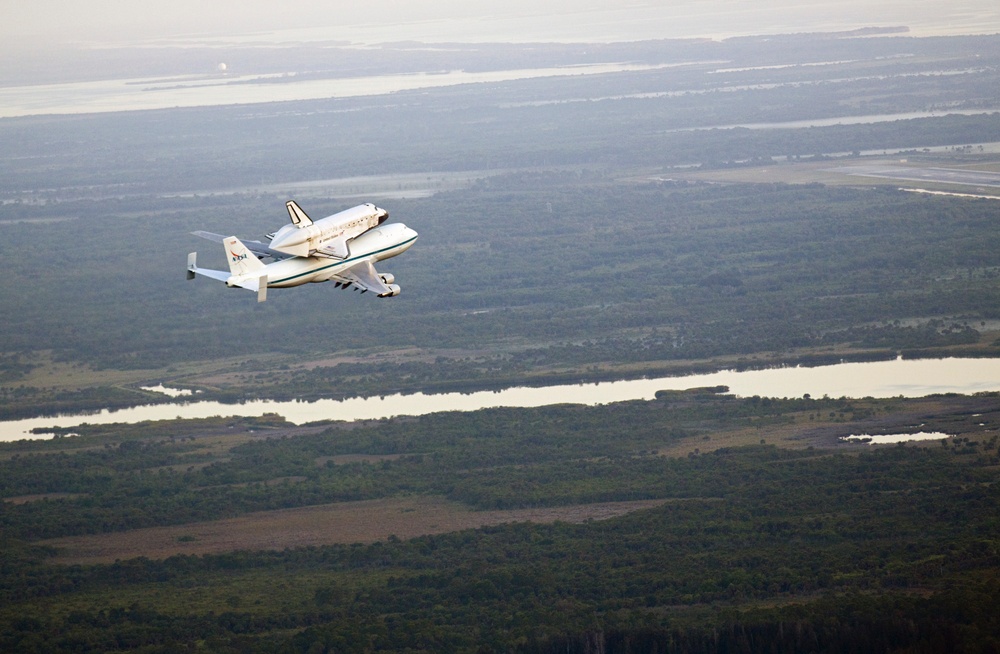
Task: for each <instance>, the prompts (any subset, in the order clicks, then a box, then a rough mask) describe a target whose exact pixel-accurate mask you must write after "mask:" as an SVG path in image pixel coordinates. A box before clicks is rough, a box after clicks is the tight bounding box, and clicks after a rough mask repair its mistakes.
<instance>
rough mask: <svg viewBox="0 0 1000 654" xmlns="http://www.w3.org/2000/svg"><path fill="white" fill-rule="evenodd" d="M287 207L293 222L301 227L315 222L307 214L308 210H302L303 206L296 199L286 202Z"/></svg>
mask: <svg viewBox="0 0 1000 654" xmlns="http://www.w3.org/2000/svg"><path fill="white" fill-rule="evenodd" d="M285 208H286V209H288V217H289V218H290V219H291V221H292V224H293V225H295V226H296V227H298V228H299V229H302V228H303V227H308V226H309V225H312V224H313V221H312V219H311V218H309V216H307V215H306V212H305V211H303V210H302V207H300V206H299V205H298V203H296V202H295V200H289V201H288V202H286V203H285Z"/></svg>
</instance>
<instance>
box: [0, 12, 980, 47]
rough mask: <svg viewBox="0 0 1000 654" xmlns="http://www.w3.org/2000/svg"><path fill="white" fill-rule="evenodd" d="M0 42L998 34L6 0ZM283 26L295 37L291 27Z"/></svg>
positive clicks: (762, 17)
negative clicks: (845, 31)
mask: <svg viewBox="0 0 1000 654" xmlns="http://www.w3.org/2000/svg"><path fill="white" fill-rule="evenodd" d="M0 5H2V7H3V10H2V16H3V20H2V21H0V44H12V45H15V46H18V47H24V46H26V45H30V46H32V47H34V48H41V49H44V48H46V47H51V46H53V45H55V44H59V43H80V42H83V43H91V44H101V45H116V44H130V43H132V44H134V43H136V42H141V41H148V40H154V39H176V38H177V37H181V36H184V37H187V38H192V37H194V38H198V39H201V38H205V37H209V36H211V37H219V36H229V37H235V36H240V35H243V36H246V35H251V34H257V35H260V34H262V33H264V34H269V35H271V36H269V37H268V38H273V35H275V33H279V32H281V33H283V34H282V36H290V37H292V38H293V39H296V40H314V39H329V38H331V37H334V38H336V39H343V38H347V39H352V38H353V40H357V41H371V40H372V39H375V40H379V39H384V40H406V39H415V40H425V41H442V40H446V41H463V40H464V41H469V42H481V41H484V40H497V41H522V42H523V41H530V40H552V41H567V40H594V41H608V40H637V39H645V38H662V37H669V38H676V37H684V36H687V37H700V36H726V35H732V34H737V33H743V34H745V33H755V34H765V33H788V32H796V31H799V32H801V31H833V30H839V29H855V28H857V27H864V26H870V25H879V26H886V25H894V26H895V25H910V26H911V28H913V29H914V31H915V33H917V35H926V34H928V33H931V32H934V31H937V32H939V33H945V34H955V33H997V32H1000V2H997V0H949V1H948V2H942V1H941V0H908V1H907V0H879V1H878V2H871V1H870V0H805V1H803V0H753V1H752V2H748V1H747V0H669V1H663V0H661V1H659V2H654V1H649V0H632V1H631V2H630V1H629V0H408V1H407V2H401V1H399V0H366V1H365V2H363V3H361V2H357V0H349V1H348V0H332V1H323V0H283V1H282V2H280V3H279V2H274V1H273V0H213V1H212V2H203V1H202V0H146V1H136V0H31V1H30V2H24V1H23V0H0ZM287 30H291V31H289V32H286V31H287Z"/></svg>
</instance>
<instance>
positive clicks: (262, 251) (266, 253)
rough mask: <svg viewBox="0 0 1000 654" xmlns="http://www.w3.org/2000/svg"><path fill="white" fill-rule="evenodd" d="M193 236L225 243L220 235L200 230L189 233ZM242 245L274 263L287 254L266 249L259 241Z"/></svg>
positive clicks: (244, 242) (246, 242)
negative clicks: (272, 260)
mask: <svg viewBox="0 0 1000 654" xmlns="http://www.w3.org/2000/svg"><path fill="white" fill-rule="evenodd" d="M191 233H192V234H194V235H195V236H200V237H201V238H204V239H207V240H209V241H214V242H216V243H225V239H226V238H228V237H227V236H223V235H222V234H216V233H214V232H203V231H201V230H199V231H197V232H191ZM243 245H245V246H247V249H248V250H250V251H251V252H253V253H254V254H256V255H257V256H258V257H271V258H272V259H274V260H275V261H280V260H281V259H287V258H288V255H287V254H282V253H281V252H277V251H275V250H272V249H271V248H269V247H267V245H265V244H263V243H261V242H260V241H243Z"/></svg>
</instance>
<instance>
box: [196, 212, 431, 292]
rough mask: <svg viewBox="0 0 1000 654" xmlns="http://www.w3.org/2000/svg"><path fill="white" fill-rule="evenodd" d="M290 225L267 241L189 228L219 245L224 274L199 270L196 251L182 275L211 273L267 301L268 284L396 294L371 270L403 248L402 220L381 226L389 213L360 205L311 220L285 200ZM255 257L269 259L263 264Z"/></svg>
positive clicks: (406, 231)
mask: <svg viewBox="0 0 1000 654" xmlns="http://www.w3.org/2000/svg"><path fill="white" fill-rule="evenodd" d="M285 206H286V208H287V209H288V217H289V218H290V219H291V223H290V224H288V225H285V226H284V227H282V228H281V229H279V230H278V231H276V232H274V233H273V234H268V235H267V239H268V241H269V242H268V243H266V244H265V243H263V242H260V241H246V242H244V241H241V240H240V239H238V238H236V237H235V236H223V235H221V234H213V233H212V232H201V231H199V232H192V233H193V234H195V235H196V236H200V237H202V238H207V239H208V240H210V241H215V242H217V243H222V244H223V246H224V247H225V249H226V259H227V260H228V261H229V272H228V273H227V272H225V271H222V270H211V269H209V268H199V267H198V262H197V256H198V254H197V252H192V253H190V254H189V255H188V261H187V277H188V279H194V278H195V277H196V276H197V275H203V276H205V277H211V278H212V279H217V280H219V281H223V282H225V283H226V286H229V287H235V288H245V289H247V290H250V291H254V292H255V293H257V301H258V302H263V301H264V300H266V299H267V289H268V288H284V287H287V286H299V285H300V284H306V283H310V282H329V281H332V282H334V283H335V285H336V286H337V287H340V288H345V289H346V288H353V289H355V290H361V291H362V292H367V291H373V292H374V293H375V294H376V295H377V296H378V297H392V296H394V295H399V290H400V289H399V286H398V285H397V284H396V283H395V282H396V279H395V277H393V276H392V275H391V274H389V273H380V272H378V271H376V270H375V264H376V263H378V262H379V261H382V260H383V259H389V258H391V257H394V256H396V255H397V254H402V253H403V252H405V251H406V250H407V249H409V247H410V246H411V245H413V243H414V242H415V241H416V240H417V233H416V232H415V231H413V230H412V229H410V228H409V227H407V226H406V225H404V224H402V223H392V224H388V225H384V224H383V223H384V222H385V221H386V220H387V219H388V218H389V212H388V211H386V210H385V209H379V208H378V207H376V206H375V205H374V204H362V205H359V206H356V207H353V208H351V209H347V210H345V211H341V212H340V213H335V214H333V215H332V216H327V217H326V218H323V219H321V220H317V221H315V222H314V221H313V220H311V219H310V218H309V216H307V215H306V213H305V212H304V211H303V210H302V209H301V207H299V205H298V204H296V203H295V201H294V200H291V201H289V202H287V203H286V205H285ZM261 259H270V260H271V262H270V263H264V262H263V261H261Z"/></svg>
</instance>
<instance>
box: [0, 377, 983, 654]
mask: <svg viewBox="0 0 1000 654" xmlns="http://www.w3.org/2000/svg"><path fill="white" fill-rule="evenodd" d="M915 418H917V419H920V420H924V421H926V422H927V424H926V426H925V427H924V428H926V429H936V428H948V429H950V430H952V432H953V433H964V434H965V436H962V437H959V438H952V439H949V441H947V442H946V441H942V442H941V444H940V445H939V444H938V443H933V444H931V445H928V446H924V447H915V446H912V445H910V446H890V447H885V448H870V447H868V446H864V445H850V446H849V445H836V443H837V438H836V435H837V434H840V435H845V434H848V433H853V432H854V431H855V430H858V429H864V428H868V429H870V428H871V426H872V425H874V424H876V423H877V424H879V425H881V429H883V430H887V431H891V430H894V429H900V428H902V425H905V424H908V422H909V421H911V420H913V419H915ZM998 419H1000V413H998V409H997V405H996V398H995V397H993V396H984V397H979V398H963V397H957V396H955V397H948V398H944V397H942V398H934V399H928V400H899V399H897V400H882V401H875V400H865V401H848V400H831V399H821V400H812V399H800V400H783V401H776V400H766V399H761V398H748V399H744V400H740V399H735V398H732V397H730V396H725V395H716V394H714V393H713V392H712V390H705V391H696V392H686V393H677V392H673V393H662V394H660V398H659V399H657V400H654V401H652V402H630V403H623V404H615V405H608V406H602V407H593V408H583V407H569V406H565V407H548V408H543V409H517V410H514V409H504V410H490V411H482V412H476V413H472V414H439V415H433V416H427V417H424V418H420V419H415V420H406V421H383V422H381V423H378V424H373V425H370V426H366V427H357V428H352V429H345V428H343V426H336V425H335V426H332V427H331V428H330V429H328V430H326V431H323V432H321V433H309V434H307V433H302V434H300V435H291V436H289V435H287V433H286V432H284V431H282V432H275V433H276V434H277V433H286V435H285V436H281V437H276V438H270V439H265V440H260V439H259V438H258V437H257V436H256V435H255V436H254V437H253V438H254V439H253V440H248V438H247V435H246V434H247V432H246V429H247V428H248V427H253V428H255V429H256V430H259V429H261V428H263V429H264V430H265V431H264V432H263V433H265V434H266V433H267V431H266V430H267V428H271V429H279V430H284V429H286V428H287V426H284V425H282V424H281V423H280V422H275V421H271V422H267V421H264V422H262V423H250V424H240V423H230V424H228V425H227V424H224V423H222V422H220V421H208V422H205V423H201V422H190V421H182V422H178V423H160V424H155V423H152V424H148V425H144V426H137V427H134V428H129V427H108V428H96V427H94V428H90V429H89V432H90V433H88V434H86V435H84V436H81V437H79V438H74V439H69V440H65V439H63V440H55V441H46V442H34V443H32V444H31V446H30V447H29V446H28V444H25V443H21V444H18V445H17V446H14V445H5V446H0V453H6V454H7V456H6V457H5V460H4V461H3V462H2V465H0V479H2V480H3V492H2V494H3V496H4V497H7V498H10V497H16V496H31V495H40V494H46V493H69V494H71V495H70V496H65V497H62V498H50V499H36V500H34V501H28V502H23V503H20V504H10V503H4V504H2V505H0V507H2V508H0V511H2V512H0V518H2V520H3V523H2V531H3V533H4V538H5V543H4V547H3V552H4V557H3V561H2V566H3V575H2V576H0V579H2V585H0V600H2V601H0V606H2V607H3V608H2V609H0V626H2V627H0V633H2V634H3V636H2V638H3V640H2V641H0V647H2V648H4V649H5V650H8V651H24V652H33V651H46V652H58V651H71V650H79V649H81V648H82V649H91V650H102V651H104V650H106V651H117V650H123V649H137V650H139V651H148V652H167V651H175V650H176V649H177V648H184V647H189V648H195V649H202V650H205V651H215V652H229V651H233V652H235V651H264V652H307V651H309V652H312V651H371V650H389V651H441V650H442V649H448V650H453V651H523V652H548V651H566V650H567V649H568V650H569V651H587V649H588V647H592V646H593V644H594V643H603V644H604V646H606V647H607V648H608V649H609V651H621V652H633V651H634V652H640V651H649V649H650V648H651V647H653V644H656V646H657V647H660V648H666V651H690V652H700V651H715V650H716V649H718V648H719V647H723V646H724V647H726V648H728V649H731V650H732V651H738V652H749V651H760V650H761V649H762V648H765V649H766V648H768V647H774V648H788V649H793V650H797V651H805V650H834V649H836V650H840V649H850V648H851V647H858V646H860V645H859V643H868V644H867V645H864V647H865V648H866V649H868V650H870V651H897V650H899V649H900V648H903V649H906V648H911V649H915V650H922V649H937V648H938V647H939V645H940V643H942V642H945V643H950V646H949V649H951V650H953V651H984V650H983V649H982V648H986V649H987V651H988V648H989V647H991V646H995V645H996V643H997V642H998V638H1000V624H998V623H997V618H996V612H995V610H994V609H995V606H996V602H997V600H998V599H1000V576H998V570H1000V549H998V545H997V544H998V543H1000V522H998V521H997V517H996V512H995V506H996V502H997V501H998V500H1000V497H998V495H997V493H998V489H1000V484H997V483H996V482H997V470H998V469H1000V466H998V464H1000V451H998V441H997V437H996V435H995V432H992V431H984V428H983V427H982V426H980V424H981V423H986V424H987V425H991V426H992V425H994V424H995V423H996V421H997V420H998ZM798 425H801V426H798ZM233 428H235V429H233ZM748 430H749V431H750V432H751V433H752V434H753V436H752V438H755V439H756V438H759V439H764V440H767V441H768V442H772V441H773V442H778V443H780V444H781V447H776V446H775V445H749V446H743V447H728V446H727V444H728V443H734V442H739V441H738V440H733V439H734V438H738V434H741V433H744V432H746V431H748ZM171 432H185V433H189V434H196V435H198V436H197V438H194V437H188V438H181V439H176V438H173V437H172V436H171ZM219 432H228V433H229V434H231V435H230V436H229V438H235V441H236V443H242V444H235V445H233V444H230V445H229V446H227V447H220V444H221V443H222V441H218V440H215V439H214V437H213V436H211V435H212V434H216V433H219ZM240 434H243V436H242V437H238V436H239V435H240ZM781 434H785V435H786V436H785V437H782V436H781ZM213 444H214V445H213ZM67 445H74V446H76V447H74V448H73V449H69V450H68V449H66V446H67ZM78 445H84V447H79V446H78ZM672 448H678V449H672ZM702 448H703V449H704V450H705V451H704V452H702V451H701V449H702ZM664 449H665V450H666V451H674V452H677V453H680V452H681V451H682V450H683V449H687V451H688V452H689V453H688V454H687V455H686V456H664V455H663V454H661V453H660V452H661V450H664ZM349 453H353V454H362V453H363V454H370V455H378V454H390V453H391V454H399V455H402V456H399V457H398V458H393V459H382V460H380V461H376V462H372V463H349V464H339V465H338V464H334V463H333V462H332V461H331V460H330V459H331V457H333V456H336V455H341V454H349ZM324 461H326V463H323V462H324ZM293 478H294V479H295V480H296V481H295V482H294V483H289V482H287V481H286V482H282V483H271V482H272V481H274V480H279V479H286V480H287V479H293ZM424 494H426V495H430V496H440V495H444V496H447V497H450V498H452V499H454V500H457V501H459V502H461V503H464V504H467V505H470V506H473V507H477V508H493V507H525V506H535V507H537V506H547V505H575V504H580V503H587V502H595V501H606V500H613V499H636V498H660V499H663V500H665V501H666V503H664V504H662V505H660V506H659V507H658V508H652V509H647V510H644V511H639V512H636V513H633V514H630V515H627V516H625V517H621V518H616V519H612V520H606V521H589V522H585V523H583V524H568V523H556V524H528V523H519V524H511V525H504V526H497V527H487V528H482V529H478V530H475V531H462V532H458V533H452V534H439V535H434V536H423V537H419V538H414V539H410V540H405V541H404V540H400V539H398V538H394V537H389V539H388V540H387V541H381V542H377V543H374V544H369V545H360V544H358V545H329V546H323V547H308V548H298V549H287V550H284V551H274V552H253V551H234V552H231V553H227V554H216V555H205V556H191V555H182V554H178V555H174V556H171V557H169V558H167V559H163V560H150V559H147V558H144V557H140V558H136V559H131V560H126V561H119V562H116V563H113V564H102V565H64V564H59V565H57V564H53V563H51V562H48V557H49V556H51V554H53V553H54V552H53V550H52V549H51V547H50V546H46V545H44V543H39V542H38V540H39V539H40V538H42V537H45V536H53V535H59V534H73V533H81V532H87V531H93V530H95V529H97V530H104V531H121V532H122V537H123V538H128V537H129V532H130V531H131V530H132V529H135V528H137V527H142V526H147V525H154V524H171V523H184V524H190V525H191V526H192V527H194V526H196V525H197V523H198V522H199V521H202V520H206V519H210V518H214V517H231V516H234V515H239V514H245V513H246V512H249V511H259V510H264V509H270V508H279V507H282V508H283V507H292V506H303V505H314V504H320V503H328V502H344V501H350V500H352V499H359V498H370V497H385V496H406V495H424ZM379 519H380V518H379V517H378V516H375V515H373V516H372V520H379ZM176 541H177V547H178V548H182V547H183V546H185V545H186V544H191V543H195V542H197V539H196V538H195V537H194V536H191V535H186V534H185V535H181V536H179V537H177V538H176Z"/></svg>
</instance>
